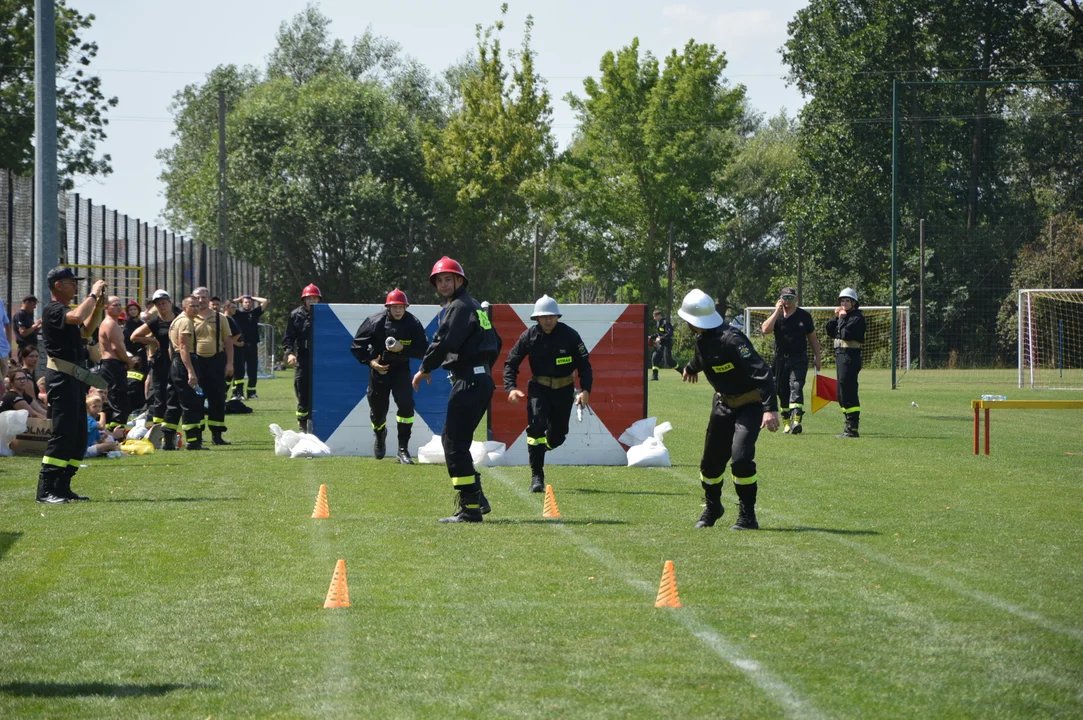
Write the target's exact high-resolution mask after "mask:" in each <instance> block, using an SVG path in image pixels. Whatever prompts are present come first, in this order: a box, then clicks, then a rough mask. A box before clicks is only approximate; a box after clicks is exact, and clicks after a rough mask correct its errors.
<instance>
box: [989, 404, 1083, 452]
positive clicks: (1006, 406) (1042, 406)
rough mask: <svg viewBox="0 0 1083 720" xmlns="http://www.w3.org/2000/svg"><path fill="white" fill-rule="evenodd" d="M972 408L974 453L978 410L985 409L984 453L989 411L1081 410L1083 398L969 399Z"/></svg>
mask: <svg viewBox="0 0 1083 720" xmlns="http://www.w3.org/2000/svg"><path fill="white" fill-rule="evenodd" d="M970 407H971V408H972V409H973V410H974V454H975V455H977V454H978V436H979V434H980V430H979V424H978V411H979V410H985V454H986V455H988V454H989V411H990V410H992V409H993V408H999V409H1001V410H1083V400H971V401H970Z"/></svg>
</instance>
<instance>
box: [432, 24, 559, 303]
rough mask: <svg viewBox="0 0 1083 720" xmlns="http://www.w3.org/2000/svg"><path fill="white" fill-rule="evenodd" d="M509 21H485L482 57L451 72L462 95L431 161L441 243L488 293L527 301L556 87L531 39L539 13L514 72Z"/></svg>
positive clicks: (549, 157)
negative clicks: (506, 35)
mask: <svg viewBox="0 0 1083 720" xmlns="http://www.w3.org/2000/svg"><path fill="white" fill-rule="evenodd" d="M501 13H502V15H503V14H506V13H507V4H505V5H503V6H502V8H501ZM503 28H504V23H503V20H501V21H498V22H496V23H495V24H494V25H492V26H490V27H488V28H486V29H485V30H482V28H481V26H480V25H478V27H477V62H476V65H473V66H472V65H464V66H462V67H460V68H459V69H458V71H457V72H455V73H453V75H452V78H457V79H459V80H460V82H461V86H460V93H461V96H460V97H461V100H459V99H456V100H454V101H453V102H456V103H458V104H459V106H458V108H457V110H455V112H454V113H453V114H452V115H451V117H450V118H449V119H448V121H447V124H446V126H445V127H443V128H442V129H440V131H439V132H438V133H437V134H436V135H435V136H434V137H432V139H431V140H429V141H427V142H426V143H425V160H426V167H427V170H428V174H429V177H430V179H431V181H432V183H433V185H434V188H435V192H436V200H437V205H436V213H437V217H436V233H437V235H438V236H439V237H440V239H441V241H442V243H441V247H442V248H445V249H446V251H447V254H451V255H454V256H455V257H456V258H457V259H460V260H461V261H463V262H464V264H465V265H466V269H467V272H468V273H470V274H471V275H472V276H473V277H477V278H478V279H479V282H480V283H481V284H482V287H483V288H484V290H483V292H484V294H485V297H486V298H488V299H489V300H493V301H499V300H518V301H523V300H525V299H527V298H529V296H530V288H531V279H532V272H531V270H532V262H533V250H532V243H533V238H534V233H535V232H536V231H537V228H538V225H539V218H540V214H541V212H542V209H543V205H544V202H545V195H546V186H547V179H546V173H547V170H548V168H549V166H550V164H551V163H552V161H553V158H554V155H555V143H554V140H553V136H552V107H551V104H550V99H549V93H548V91H547V90H546V89H545V86H544V82H543V80H542V79H541V78H540V77H539V76H538V75H537V73H536V72H535V68H534V62H535V53H534V51H533V50H532V49H531V47H530V38H531V30H532V28H533V19H532V18H530V17H529V16H528V17H527V20H526V26H525V30H524V33H523V41H522V45H521V46H520V48H519V50H518V52H517V53H514V54H511V58H512V65H511V67H510V71H509V69H508V67H507V66H506V65H505V62H504V58H503V57H502V51H501V43H500V38H499V33H500V32H501V31H502V30H503Z"/></svg>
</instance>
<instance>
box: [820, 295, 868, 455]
mask: <svg viewBox="0 0 1083 720" xmlns="http://www.w3.org/2000/svg"><path fill="white" fill-rule="evenodd" d="M826 330H827V336H828V337H829V338H831V339H832V342H833V344H834V346H835V377H837V378H838V382H839V392H838V396H839V407H841V408H842V413H843V416H844V417H845V418H846V422H845V425H844V426H843V431H842V432H841V433H839V434H838V435H836V436H835V437H840V438H856V437H858V432H857V426H858V421H859V420H860V419H861V403H860V402H859V401H858V399H857V374H858V373H859V372H861V346H862V345H863V344H864V342H865V315H864V314H863V313H862V312H861V308H859V307H858V302H857V291H855V290H854V289H853V288H843V289H842V291H841V292H839V306H838V307H837V308H835V317H833V318H831V319H830V320H828V321H827V328H826Z"/></svg>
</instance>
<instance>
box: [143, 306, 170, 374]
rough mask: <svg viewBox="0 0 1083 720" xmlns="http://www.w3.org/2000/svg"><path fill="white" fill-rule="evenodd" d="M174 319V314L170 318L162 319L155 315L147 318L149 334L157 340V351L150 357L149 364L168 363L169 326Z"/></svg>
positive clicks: (160, 364) (158, 365) (159, 364)
mask: <svg viewBox="0 0 1083 720" xmlns="http://www.w3.org/2000/svg"><path fill="white" fill-rule="evenodd" d="M175 319H176V316H174V317H173V319H172V320H163V319H162V318H161V317H159V316H157V315H155V316H154V317H152V318H151V319H150V320H147V327H148V328H150V334H151V335H153V336H154V339H155V340H157V341H158V352H156V353H155V354H154V357H152V358H151V359H150V362H151V365H154V366H155V367H163V366H166V365H168V364H169V326H170V325H172V324H173V320H175Z"/></svg>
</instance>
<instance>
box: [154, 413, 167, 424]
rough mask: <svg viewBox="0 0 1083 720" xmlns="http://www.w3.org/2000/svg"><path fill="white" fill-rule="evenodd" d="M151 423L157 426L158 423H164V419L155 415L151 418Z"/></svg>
mask: <svg viewBox="0 0 1083 720" xmlns="http://www.w3.org/2000/svg"><path fill="white" fill-rule="evenodd" d="M151 422H152V423H154V424H155V425H157V424H159V423H165V418H164V417H158V416H157V415H155V416H154V417H153V418H152V419H151Z"/></svg>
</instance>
